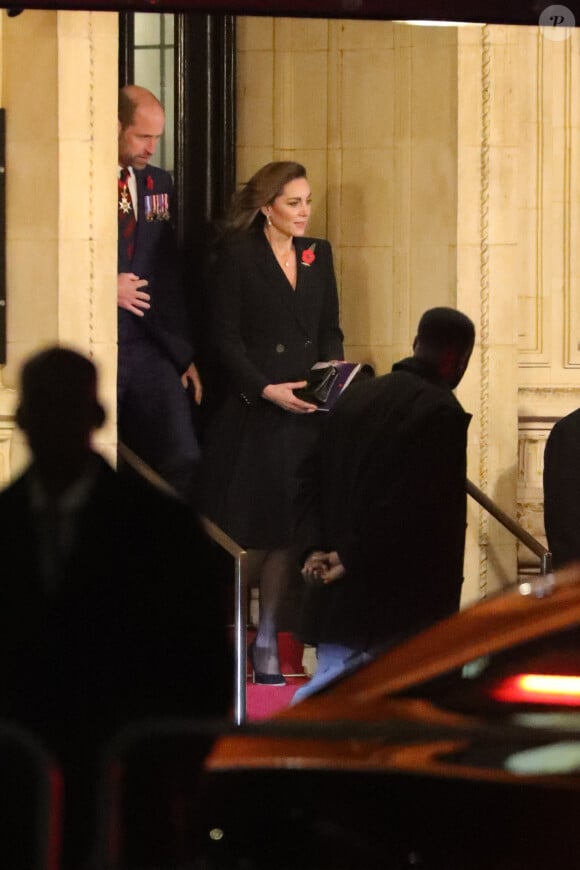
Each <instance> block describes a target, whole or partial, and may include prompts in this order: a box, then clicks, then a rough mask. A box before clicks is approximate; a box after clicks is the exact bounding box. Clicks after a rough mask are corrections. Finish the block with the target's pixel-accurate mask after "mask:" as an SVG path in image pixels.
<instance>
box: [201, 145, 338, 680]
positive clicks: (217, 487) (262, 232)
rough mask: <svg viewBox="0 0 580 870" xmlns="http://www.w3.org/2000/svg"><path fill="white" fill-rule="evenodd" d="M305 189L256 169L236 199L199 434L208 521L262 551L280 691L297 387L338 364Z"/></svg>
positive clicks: (217, 260) (215, 290) (334, 326)
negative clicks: (215, 380)
mask: <svg viewBox="0 0 580 870" xmlns="http://www.w3.org/2000/svg"><path fill="white" fill-rule="evenodd" d="M310 210H311V194H310V186H309V184H308V181H307V180H306V171H305V169H304V167H303V166H301V165H300V164H298V163H293V162H290V161H277V162H273V163H268V164H266V165H265V166H263V167H262V168H261V169H260V170H259V171H258V172H257V173H256V174H255V175H254V176H253V177H252V178H251V179H250V181H249V182H248V183H247V184H246V185H244V187H243V188H242V189H241V190H240V191H238V192H237V193H236V194H235V196H234V198H233V201H232V206H231V209H230V213H229V215H228V218H227V221H226V231H225V232H224V234H223V236H222V238H221V241H220V243H219V246H218V248H217V250H216V255H215V257H214V260H213V264H212V266H211V270H210V272H211V275H210V289H211V300H210V306H211V322H212V349H213V356H214V363H215V364H216V365H217V367H218V369H219V371H220V375H221V378H222V384H223V387H224V389H223V391H222V395H221V401H220V403H219V404H218V406H217V408H216V411H215V413H214V416H213V419H212V420H211V421H210V424H209V426H208V430H207V432H206V439H205V441H206V443H205V455H204V472H205V474H204V477H205V486H204V491H205V496H204V504H203V509H204V511H205V513H206V514H207V515H208V516H209V517H210V518H211V519H213V520H214V521H215V522H216V523H217V524H218V525H219V526H221V528H223V529H224V530H225V531H226V532H227V533H228V534H229V535H230V537H232V538H233V539H234V540H235V541H237V543H238V544H240V545H242V546H243V547H245V548H246V549H251V550H259V551H261V555H262V562H261V571H260V624H259V627H258V632H257V636H256V640H255V643H254V645H253V647H252V649H251V655H252V664H253V667H254V674H255V679H256V680H257V681H258V682H264V683H268V684H270V685H282V684H283V683H284V678H283V676H282V675H281V673H280V664H279V658H278V646H277V627H278V617H279V607H280V603H281V601H282V600H283V597H284V594H285V592H286V590H287V585H288V581H289V579H290V572H291V567H290V560H289V553H288V548H289V545H290V543H291V536H292V526H293V516H292V513H293V510H292V505H293V501H294V496H295V489H296V470H297V467H298V465H299V464H300V463H301V461H302V460H303V458H304V457H305V455H306V454H307V453H308V452H309V451H310V449H311V448H312V447H313V445H314V442H315V440H316V436H317V432H318V424H319V418H320V417H321V416H322V415H321V414H320V413H316V405H313V404H311V403H309V402H307V401H303V400H302V399H300V398H299V397H298V396H297V395H296V394H295V392H294V391H295V390H296V389H298V388H300V387H303V386H305V384H306V380H307V378H308V375H309V372H310V369H311V367H312V366H313V365H314V363H316V362H319V361H323V360H336V359H342V357H343V348H342V332H341V329H340V326H339V312H338V294H337V290H336V279H335V275H334V268H333V262H332V251H331V248H330V245H329V243H328V242H327V241H325V240H324V239H315V238H310V237H307V236H306V228H307V224H308V219H309V217H310Z"/></svg>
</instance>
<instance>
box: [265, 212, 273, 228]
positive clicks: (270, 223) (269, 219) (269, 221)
mask: <svg viewBox="0 0 580 870" xmlns="http://www.w3.org/2000/svg"><path fill="white" fill-rule="evenodd" d="M266 222H267V224H268V226H269V227H271V226H272V218H271V217H270V215H269V214H267V215H266Z"/></svg>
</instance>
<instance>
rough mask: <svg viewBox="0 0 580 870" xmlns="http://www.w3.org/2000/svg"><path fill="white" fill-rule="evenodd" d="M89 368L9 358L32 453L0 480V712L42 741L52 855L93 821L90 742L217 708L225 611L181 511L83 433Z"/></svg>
mask: <svg viewBox="0 0 580 870" xmlns="http://www.w3.org/2000/svg"><path fill="white" fill-rule="evenodd" d="M96 386H97V381H96V371H95V368H94V366H93V364H92V363H91V362H90V361H89V360H88V359H86V358H85V357H83V356H80V355H79V354H77V353H75V352H74V351H71V350H66V349H63V348H51V349H48V350H46V351H44V352H42V353H40V354H38V355H37V356H35V357H33V358H32V359H31V360H30V361H28V363H27V364H26V365H25V366H24V368H23V371H22V383H21V397H20V398H21V401H20V406H19V409H18V417H17V419H18V423H19V425H20V427H21V428H22V429H23V430H24V432H25V433H26V436H27V439H28V442H29V444H30V448H31V451H32V454H33V461H32V463H31V464H30V466H29V468H28V469H27V470H26V471H25V472H24V473H23V474H22V476H20V477H19V478H17V479H16V480H15V481H14V482H13V483H12V484H11V485H9V486H8V487H7V488H5V489H4V490H3V491H2V492H0V538H1V542H0V550H1V552H2V565H3V576H2V582H1V583H0V716H1V717H2V718H3V719H5V720H9V721H14V722H16V723H19V724H20V725H23V726H25V727H26V728H28V729H29V730H31V731H32V732H34V733H35V734H36V735H38V736H39V737H41V738H42V739H43V741H44V742H45V744H46V745H47V747H48V749H49V750H50V751H51V752H52V753H54V755H55V756H56V758H57V759H58V761H59V762H60V764H61V766H62V769H63V771H64V780H65V795H66V797H65V866H66V867H75V868H76V867H77V866H78V865H77V863H76V862H77V861H79V860H80V858H81V857H84V855H86V852H87V850H88V848H89V845H90V838H91V836H92V831H91V826H92V823H93V817H92V816H93V814H92V810H93V802H94V800H95V796H96V767H97V763H98V759H99V753H100V750H101V749H102V747H103V746H104V745H105V744H106V743H107V742H108V741H109V740H110V738H111V737H112V735H113V734H114V733H115V732H117V731H118V730H119V729H120V728H121V727H122V726H124V725H126V724H127V723H129V722H132V721H135V720H139V719H143V718H150V717H159V716H163V717H165V716H201V717H207V716H210V717H216V716H217V717H222V716H225V715H226V714H227V712H228V709H229V705H230V700H231V673H232V667H231V656H230V651H229V642H228V639H227V618H226V613H225V608H224V607H223V606H222V600H221V592H220V590H219V584H218V583H216V582H215V579H216V578H215V577H214V576H213V572H212V568H211V563H212V561H213V556H212V553H211V546H210V544H209V541H208V540H207V538H206V536H205V535H204V533H203V532H202V530H201V529H200V527H199V525H198V523H197V520H196V519H195V516H194V514H193V512H192V510H191V509H190V508H189V507H188V506H187V505H185V504H184V503H183V502H182V501H181V500H179V499H178V498H176V497H172V496H168V495H165V494H162V493H161V492H159V491H158V490H156V489H154V488H153V487H152V486H150V485H149V484H147V483H145V482H144V481H141V480H139V479H137V478H133V477H131V478H129V477H128V478H125V477H123V476H121V475H117V474H116V473H115V472H114V471H113V469H112V468H111V467H110V466H109V465H108V464H107V463H106V462H105V460H104V459H103V458H102V457H101V456H100V455H99V454H97V453H95V452H94V451H93V449H92V448H91V435H92V432H93V430H94V429H96V428H97V427H98V426H100V425H101V423H102V422H103V420H104V412H103V408H102V407H101V405H100V404H99V402H98V400H97V390H96Z"/></svg>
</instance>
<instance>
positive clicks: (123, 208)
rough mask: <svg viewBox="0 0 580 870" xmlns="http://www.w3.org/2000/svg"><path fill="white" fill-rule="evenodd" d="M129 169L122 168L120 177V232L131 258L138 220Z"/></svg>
mask: <svg viewBox="0 0 580 870" xmlns="http://www.w3.org/2000/svg"><path fill="white" fill-rule="evenodd" d="M129 175H130V173H129V170H128V169H122V170H121V175H120V178H119V212H118V217H119V234H120V235H122V237H123V239H124V240H125V244H126V245H127V254H128V255H129V259H131V258H132V257H133V251H134V250H135V228H136V226H137V221H136V220H135V209H134V208H133V203H132V201H131V191H130V190H129Z"/></svg>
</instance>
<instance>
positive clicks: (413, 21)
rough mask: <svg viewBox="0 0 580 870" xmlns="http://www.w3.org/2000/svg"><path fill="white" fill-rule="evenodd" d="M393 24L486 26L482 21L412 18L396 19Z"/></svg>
mask: <svg viewBox="0 0 580 870" xmlns="http://www.w3.org/2000/svg"><path fill="white" fill-rule="evenodd" d="M393 24H413V25H416V26H417V27H484V26H485V25H484V24H483V23H482V22H481V21H420V20H418V19H413V18H410V19H409V20H408V21H405V20H394V21H393Z"/></svg>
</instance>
